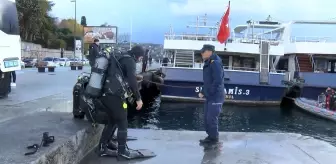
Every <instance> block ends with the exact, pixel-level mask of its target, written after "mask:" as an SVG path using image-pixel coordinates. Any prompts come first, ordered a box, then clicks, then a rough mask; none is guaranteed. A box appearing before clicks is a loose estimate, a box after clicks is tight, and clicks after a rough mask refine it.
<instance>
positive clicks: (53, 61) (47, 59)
mask: <svg viewBox="0 0 336 164" xmlns="http://www.w3.org/2000/svg"><path fill="white" fill-rule="evenodd" d="M42 61H44V62H47V66H48V67H50V66H51V67H55V66H57V64H56V62H57V61H58V59H57V58H54V57H45V58H44V59H43V60H42Z"/></svg>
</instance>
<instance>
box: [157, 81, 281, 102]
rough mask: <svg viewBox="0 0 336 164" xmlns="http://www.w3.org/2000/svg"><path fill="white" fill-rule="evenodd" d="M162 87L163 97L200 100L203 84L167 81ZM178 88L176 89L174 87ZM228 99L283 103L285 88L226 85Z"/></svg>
mask: <svg viewBox="0 0 336 164" xmlns="http://www.w3.org/2000/svg"><path fill="white" fill-rule="evenodd" d="M164 83H165V86H162V88H161V92H162V95H163V96H176V97H186V98H198V92H199V89H200V87H201V86H202V85H203V83H201V82H186V81H170V80H165V82H164ZM174 86H176V87H174ZM225 89H226V99H228V100H241V101H278V102H279V101H281V99H282V96H283V94H284V91H285V87H276V86H262V85H260V86H257V85H241V84H225Z"/></svg>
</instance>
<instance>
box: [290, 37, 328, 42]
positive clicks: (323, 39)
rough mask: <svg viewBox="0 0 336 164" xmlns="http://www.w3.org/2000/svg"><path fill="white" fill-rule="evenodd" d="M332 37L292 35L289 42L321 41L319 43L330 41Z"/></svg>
mask: <svg viewBox="0 0 336 164" xmlns="http://www.w3.org/2000/svg"><path fill="white" fill-rule="evenodd" d="M331 40H332V38H331V37H313V36H299V37H297V36H293V37H291V42H292V43H294V42H313V43H314V42H315V43H318V42H321V43H325V42H331Z"/></svg>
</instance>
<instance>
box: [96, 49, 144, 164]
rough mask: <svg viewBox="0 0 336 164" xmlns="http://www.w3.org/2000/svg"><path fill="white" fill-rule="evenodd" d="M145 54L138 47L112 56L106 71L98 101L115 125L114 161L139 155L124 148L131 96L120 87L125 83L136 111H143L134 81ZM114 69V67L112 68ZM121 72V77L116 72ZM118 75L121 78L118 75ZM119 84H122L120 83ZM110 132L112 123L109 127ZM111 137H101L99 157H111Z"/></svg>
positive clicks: (106, 135)
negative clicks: (109, 142)
mask: <svg viewBox="0 0 336 164" xmlns="http://www.w3.org/2000/svg"><path fill="white" fill-rule="evenodd" d="M144 54H145V51H144V49H143V48H142V47H141V46H135V47H133V48H132V49H131V50H130V51H128V52H127V53H126V54H119V55H113V56H111V57H110V65H109V67H108V68H107V74H106V80H105V84H104V87H103V92H104V94H103V96H102V97H101V98H100V100H101V102H102V105H104V106H105V107H106V109H105V112H106V113H107V115H108V117H109V120H110V121H111V122H114V123H115V124H116V125H117V127H118V132H117V142H118V146H117V153H118V155H117V157H118V159H133V158H137V157H138V156H139V155H140V154H138V153H134V152H132V151H129V150H128V148H127V145H126V140H127V128H128V121H127V101H129V99H130V96H125V95H128V94H126V92H125V91H123V89H122V88H123V86H124V85H123V83H125V82H127V84H128V86H129V89H130V90H131V92H132V97H134V98H135V102H136V109H137V110H140V109H141V108H142V105H143V102H142V100H141V95H140V92H139V89H138V85H137V79H136V62H138V61H139V60H140V59H141V58H142V57H143V56H144ZM114 59H115V61H117V63H116V64H111V63H113V62H111V61H112V60H114ZM115 65H117V66H115ZM119 70H120V73H119V72H118V71H119ZM119 74H121V75H119ZM120 80H121V81H120ZM130 103H132V102H130ZM110 125H111V128H110V129H113V128H112V127H113V123H111V124H110ZM110 137H111V135H110V133H104V134H102V139H101V143H100V155H101V156H110V154H109V152H110V150H109V148H108V143H107V141H108V140H109V139H110Z"/></svg>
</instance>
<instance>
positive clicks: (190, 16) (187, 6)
mask: <svg viewBox="0 0 336 164" xmlns="http://www.w3.org/2000/svg"><path fill="white" fill-rule="evenodd" d="M53 1H54V2H55V3H56V5H55V7H54V9H53V12H52V14H53V15H54V16H56V17H59V18H73V17H74V15H75V11H74V8H75V6H74V3H73V2H71V1H70V0H53ZM227 4H228V1H227V0H77V19H78V22H79V21H80V17H81V16H83V15H85V16H86V18H87V23H88V25H101V24H103V23H104V22H107V23H108V24H110V25H116V26H118V27H119V31H120V32H122V33H123V32H129V31H130V22H131V20H132V24H133V26H132V27H133V30H132V32H133V41H137V42H152V43H163V35H164V33H165V32H168V31H169V26H170V25H172V26H173V27H174V31H175V32H186V31H187V29H186V25H187V24H188V23H189V22H192V21H195V18H196V16H198V15H204V14H205V13H207V14H208V16H209V21H213V22H215V21H219V20H220V18H221V16H222V15H223V14H224V12H225V11H226V7H227ZM335 8H336V1H335V0H231V13H230V26H231V27H234V26H236V25H240V24H245V22H246V21H247V20H249V19H253V20H265V19H266V18H267V16H268V15H271V16H272V18H273V19H274V20H277V21H291V20H330V19H333V18H335V17H336V10H335ZM335 21H336V20H335ZM316 29H321V30H316ZM327 29H328V30H327ZM329 29H330V27H320V26H318V27H316V26H314V27H313V26H305V27H300V28H298V30H297V31H295V30H294V32H296V33H297V34H298V35H300V36H316V35H321V36H322V35H323V36H328V35H336V32H334V30H333V31H331V32H329ZM332 29H336V28H335V27H334V26H333V27H332ZM303 31H306V33H305V34H303V33H302V32H303ZM316 31H320V32H321V31H323V32H322V33H321V34H315V33H316ZM313 33H314V35H313Z"/></svg>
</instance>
